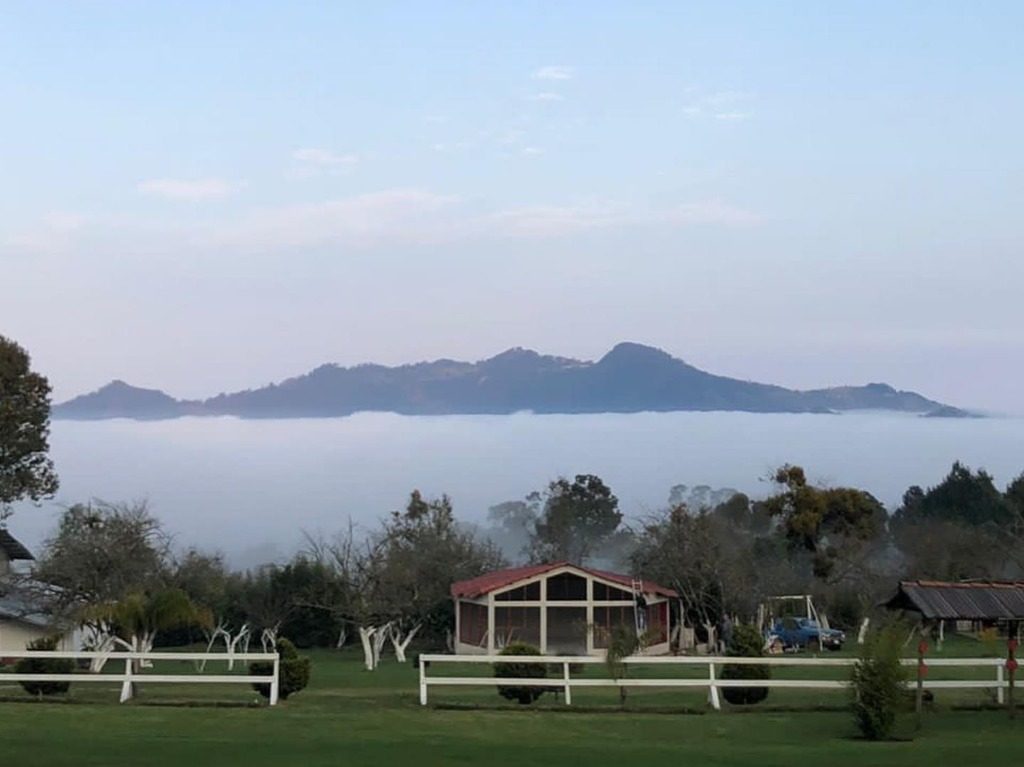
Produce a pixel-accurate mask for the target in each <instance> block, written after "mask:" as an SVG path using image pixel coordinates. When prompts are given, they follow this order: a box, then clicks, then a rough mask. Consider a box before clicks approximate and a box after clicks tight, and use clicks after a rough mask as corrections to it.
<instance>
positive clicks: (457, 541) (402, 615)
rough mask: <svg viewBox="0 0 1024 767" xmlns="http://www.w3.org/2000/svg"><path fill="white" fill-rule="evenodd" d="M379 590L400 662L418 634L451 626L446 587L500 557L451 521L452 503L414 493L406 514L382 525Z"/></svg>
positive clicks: (439, 631)
mask: <svg viewBox="0 0 1024 767" xmlns="http://www.w3.org/2000/svg"><path fill="white" fill-rule="evenodd" d="M376 562H377V568H378V571H377V585H378V588H379V593H378V598H379V599H380V603H381V606H382V608H383V611H384V612H385V613H386V614H387V615H388V617H389V618H390V620H391V631H390V639H391V642H392V645H393V646H394V649H395V655H396V656H397V657H398V660H399V661H404V660H405V649H406V648H407V647H408V645H409V642H410V641H411V639H412V637H413V636H415V634H416V633H417V632H419V631H420V630H423V631H425V632H426V633H427V634H428V635H431V636H433V637H435V638H439V637H440V636H442V635H443V634H444V632H445V631H446V630H449V627H450V626H451V625H452V624H453V623H454V614H453V612H452V601H451V596H450V594H449V591H448V588H449V586H450V585H451V583H452V581H457V580H465V579H468V578H474V577H476V576H478V575H481V574H483V573H485V572H488V571H490V570H494V569H497V568H498V567H501V566H503V565H504V560H503V558H502V556H501V554H500V552H499V551H498V550H497V549H496V548H495V547H494V546H493V545H492V544H491V543H490V542H487V541H480V540H477V538H476V537H475V536H474V535H473V534H472V533H471V532H469V531H467V530H465V529H463V528H462V527H461V526H460V525H459V524H458V522H457V521H456V519H455V515H454V512H453V509H452V503H451V499H450V498H448V496H446V495H443V496H441V497H440V498H437V499H431V500H427V499H424V498H423V496H422V495H421V494H420V492H419V491H418V490H414V491H413V492H412V493H411V494H410V496H409V503H408V504H407V506H406V508H405V510H404V511H396V512H392V514H391V517H390V519H389V520H387V521H386V522H385V524H384V529H383V531H382V536H381V540H380V543H379V547H378V558H377V561H376Z"/></svg>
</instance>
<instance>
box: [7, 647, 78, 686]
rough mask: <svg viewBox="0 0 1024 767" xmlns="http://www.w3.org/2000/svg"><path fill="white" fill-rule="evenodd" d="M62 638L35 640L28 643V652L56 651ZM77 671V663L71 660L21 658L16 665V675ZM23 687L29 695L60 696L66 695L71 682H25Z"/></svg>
mask: <svg viewBox="0 0 1024 767" xmlns="http://www.w3.org/2000/svg"><path fill="white" fill-rule="evenodd" d="M59 643H60V637H57V636H49V637H40V638H39V639H34V640H32V641H31V642H29V643H28V645H27V646H26V648H25V649H27V650H56V649H57V646H58V644H59ZM74 670H75V662H74V661H73V660H72V659H71V658H21V659H20V660H19V661H18V662H17V663H16V664H15V665H14V673H16V674H71V673H73V672H74ZM21 686H22V687H23V688H24V690H25V692H27V693H28V694H29V695H60V694H63V693H66V692H67V691H68V689H69V688H70V687H71V682H32V681H23V682H21Z"/></svg>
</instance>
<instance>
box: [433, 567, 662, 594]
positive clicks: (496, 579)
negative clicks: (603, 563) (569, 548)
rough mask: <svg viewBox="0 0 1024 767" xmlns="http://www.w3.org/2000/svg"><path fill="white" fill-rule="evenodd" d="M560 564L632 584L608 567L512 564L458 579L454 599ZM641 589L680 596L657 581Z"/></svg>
mask: <svg viewBox="0 0 1024 767" xmlns="http://www.w3.org/2000/svg"><path fill="white" fill-rule="evenodd" d="M561 567H570V568H572V569H573V570H576V571H578V572H580V573H585V574H587V575H591V576H593V577H595V578H601V579H602V580H606V581H611V582H612V583H619V584H622V585H623V586H625V587H626V588H627V589H628V588H631V587H632V585H633V578H632V577H631V576H629V575H622V574H621V573H610V572H608V571H606V570H595V569H593V568H591V567H580V566H579V565H573V564H570V563H569V562H551V563H548V564H544V565H525V566H524V567H510V568H508V569H506V570H495V571H493V572H490V573H484V574H483V575H478V576H477V577H476V578H470V579H469V580H468V581H456V582H455V583H453V584H452V590H451V591H452V597H453V598H455V599H476V598H477V597H482V596H484V595H485V594H490V593H491V592H492V591H495V590H497V589H500V588H503V587H505V586H511V585H512V584H513V583H516V582H518V581H524V580H531V579H533V578H536V577H538V576H541V575H543V574H544V573H547V572H550V571H552V570H557V569H559V568H561ZM642 590H643V592H644V593H645V594H658V595H660V596H663V597H675V596H678V595H677V594H676V592H675V591H673V590H672V589H668V588H665V587H664V586H659V585H658V584H657V583H655V582H654V581H648V580H645V581H642Z"/></svg>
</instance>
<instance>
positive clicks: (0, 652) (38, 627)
mask: <svg viewBox="0 0 1024 767" xmlns="http://www.w3.org/2000/svg"><path fill="white" fill-rule="evenodd" d="M33 559H35V557H33V556H32V553H31V552H30V551H29V550H28V549H27V548H25V546H24V545H23V544H22V543H21V542H20V541H19V540H18V539H17V538H15V537H14V536H13V535H11V533H10V532H9V531H8V530H7V529H6V528H2V527H0V660H2V659H3V658H4V653H9V652H20V651H21V650H24V649H25V647H26V645H27V644H28V643H29V642H32V641H34V640H36V639H40V638H42V637H45V636H51V635H53V634H55V633H59V634H61V637H62V638H61V643H60V645H59V648H58V649H61V650H71V649H73V645H74V643H75V639H74V636H73V634H70V633H67V632H66V631H64V630H62V629H59V628H56V627H54V625H53V623H52V622H51V621H50V619H49V617H47V616H45V615H43V614H42V612H41V611H40V610H39V608H38V607H36V606H33V604H32V602H31V600H30V599H28V598H26V597H25V596H24V595H22V594H20V593H19V591H18V590H17V589H15V588H14V587H13V585H12V583H11V578H10V576H11V575H12V574H13V573H14V565H13V563H15V562H18V561H32V560H33Z"/></svg>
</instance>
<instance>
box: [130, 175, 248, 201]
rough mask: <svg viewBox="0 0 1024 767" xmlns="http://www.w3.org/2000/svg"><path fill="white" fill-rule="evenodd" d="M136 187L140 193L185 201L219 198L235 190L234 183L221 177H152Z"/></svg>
mask: <svg viewBox="0 0 1024 767" xmlns="http://www.w3.org/2000/svg"><path fill="white" fill-rule="evenodd" d="M136 188H137V189H138V191H139V192H141V193H142V194H148V195H152V196H154V197H163V198H164V199H167V200H180V201H185V202H201V201H204V200H219V199H223V198H224V197H227V196H228V195H229V194H231V193H233V192H234V191H235V186H234V185H232V184H230V183H228V182H227V181H225V180H224V179H221V178H199V179H176V178H154V179H148V180H146V181H140V182H139V183H138V185H137V187H136Z"/></svg>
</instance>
